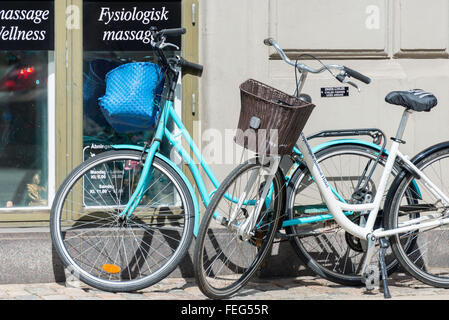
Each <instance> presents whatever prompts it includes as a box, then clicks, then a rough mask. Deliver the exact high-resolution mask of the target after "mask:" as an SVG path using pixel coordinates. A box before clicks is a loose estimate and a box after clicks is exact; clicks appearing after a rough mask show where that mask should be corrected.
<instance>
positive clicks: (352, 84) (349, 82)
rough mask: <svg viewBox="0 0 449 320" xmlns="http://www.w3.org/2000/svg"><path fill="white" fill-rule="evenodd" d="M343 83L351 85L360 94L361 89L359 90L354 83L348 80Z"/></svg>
mask: <svg viewBox="0 0 449 320" xmlns="http://www.w3.org/2000/svg"><path fill="white" fill-rule="evenodd" d="M343 82H344V83H347V84H350V85H351V86H353V87H354V88H356V89H357V91H358V92H359V93H360V88H359V86H358V85H356V84H355V83H354V82H352V81H349V80H347V79H345V80H344V81H343Z"/></svg>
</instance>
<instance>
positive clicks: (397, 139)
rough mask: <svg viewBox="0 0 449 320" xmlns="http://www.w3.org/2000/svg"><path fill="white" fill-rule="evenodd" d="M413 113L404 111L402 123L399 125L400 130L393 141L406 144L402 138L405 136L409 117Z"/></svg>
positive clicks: (408, 110)
mask: <svg viewBox="0 0 449 320" xmlns="http://www.w3.org/2000/svg"><path fill="white" fill-rule="evenodd" d="M411 113H412V111H411V110H410V109H405V110H404V112H403V113H402V118H401V123H400V124H399V128H398V131H397V133H396V136H395V137H394V138H393V137H392V138H391V140H393V141H395V142H399V143H402V144H405V141H404V140H402V136H403V135H404V131H405V127H406V126H407V121H408V117H409V116H410V114H411Z"/></svg>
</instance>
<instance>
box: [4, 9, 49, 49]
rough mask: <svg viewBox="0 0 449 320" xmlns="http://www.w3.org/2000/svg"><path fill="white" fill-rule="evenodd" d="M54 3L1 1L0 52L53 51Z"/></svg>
mask: <svg viewBox="0 0 449 320" xmlns="http://www.w3.org/2000/svg"><path fill="white" fill-rule="evenodd" d="M54 16H55V14H54V2H53V1H0V50H53V49H54Z"/></svg>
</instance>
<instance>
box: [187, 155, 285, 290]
mask: <svg viewBox="0 0 449 320" xmlns="http://www.w3.org/2000/svg"><path fill="white" fill-rule="evenodd" d="M266 169H267V167H266V165H262V164H261V163H260V162H259V161H251V160H250V161H247V162H246V163H244V164H242V165H240V166H238V167H237V168H235V169H234V170H233V171H232V172H231V174H230V175H229V176H228V177H227V178H226V179H225V180H224V181H223V183H222V184H221V185H220V187H219V188H218V189H217V190H216V192H215V194H214V196H213V198H212V200H211V202H210V204H209V206H208V207H207V210H206V212H205V214H204V217H203V218H202V221H201V225H200V229H199V233H198V237H197V239H196V245H195V251H194V270H195V277H196V279H197V283H198V286H199V288H200V290H201V291H202V292H203V293H204V294H205V295H206V296H208V297H209V298H212V299H223V298H227V297H229V296H231V295H233V294H235V293H237V292H238V291H239V290H240V289H241V288H242V287H243V286H244V285H245V284H246V283H247V282H248V281H249V280H250V279H251V277H252V276H253V275H254V273H255V272H256V271H257V270H258V268H259V267H260V265H261V264H262V262H263V260H264V258H265V256H266V255H267V253H268V252H269V250H270V249H271V245H272V243H273V239H274V236H275V234H276V231H277V229H278V226H279V215H280V214H281V212H283V208H284V201H285V195H284V193H285V190H284V189H285V188H284V178H283V176H282V173H281V172H280V170H278V171H277V172H276V174H275V176H274V179H273V182H272V184H271V188H270V191H269V193H268V196H267V198H266V199H265V203H264V205H263V208H262V211H261V212H260V214H259V216H258V219H257V222H256V226H255V228H254V229H253V230H252V231H253V233H252V236H251V237H250V238H249V239H243V238H242V237H241V235H240V234H239V230H240V228H239V226H241V225H242V224H243V223H244V222H246V221H247V218H248V213H250V212H251V210H253V209H254V207H255V203H256V202H257V200H258V199H259V197H260V194H261V192H262V190H263V188H264V186H265V177H264V175H263V172H264V171H265V170H266ZM252 174H257V179H256V181H255V182H254V183H253V184H252V185H249V184H251V182H250V183H249V184H248V181H250V180H251V178H250V177H251V175H252ZM247 185H249V187H250V190H247V191H248V192H247V193H246V196H245V197H244V189H245V186H247ZM239 200H241V201H243V204H242V207H241V208H240V210H239V211H238V212H237V217H236V219H235V220H233V221H231V216H232V213H233V212H235V211H236V210H238V202H239Z"/></svg>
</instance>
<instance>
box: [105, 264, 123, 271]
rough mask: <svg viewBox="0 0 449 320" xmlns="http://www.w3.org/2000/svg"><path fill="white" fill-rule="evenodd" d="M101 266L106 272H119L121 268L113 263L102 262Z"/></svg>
mask: <svg viewBox="0 0 449 320" xmlns="http://www.w3.org/2000/svg"><path fill="white" fill-rule="evenodd" d="M102 268H103V270H104V271H106V272H107V273H119V272H120V270H121V269H120V267H119V266H116V265H113V264H104V265H103V267H102Z"/></svg>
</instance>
